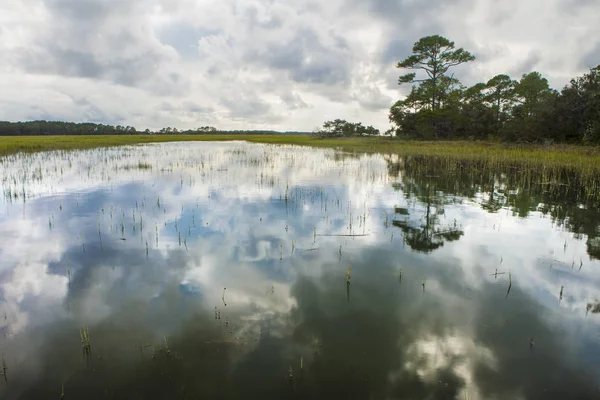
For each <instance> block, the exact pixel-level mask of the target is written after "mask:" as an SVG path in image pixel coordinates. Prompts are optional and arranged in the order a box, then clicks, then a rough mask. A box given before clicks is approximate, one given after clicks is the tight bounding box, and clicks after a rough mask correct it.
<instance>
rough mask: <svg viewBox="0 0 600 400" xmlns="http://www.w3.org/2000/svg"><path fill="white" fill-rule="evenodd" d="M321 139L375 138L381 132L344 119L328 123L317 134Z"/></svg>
mask: <svg viewBox="0 0 600 400" xmlns="http://www.w3.org/2000/svg"><path fill="white" fill-rule="evenodd" d="M315 134H317V135H318V136H320V137H350V136H375V135H379V130H378V129H376V128H374V127H372V126H370V125H369V126H364V125H363V124H362V123H360V122H359V123H356V124H355V123H352V122H348V121H346V120H343V119H336V120H333V121H326V122H325V123H324V124H323V128H322V129H319V130H318V131H316V132H315Z"/></svg>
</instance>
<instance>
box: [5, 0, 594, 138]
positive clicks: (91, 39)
mask: <svg viewBox="0 0 600 400" xmlns="http://www.w3.org/2000/svg"><path fill="white" fill-rule="evenodd" d="M599 14H600V2H599V1H598V0H526V1H523V0H504V1H501V2H499V1H495V0H427V1H417V0H327V1H317V0H294V1H291V0H2V1H1V2H0V54H1V55H2V56H1V57H0V120H10V121H17V120H32V119H48V120H72V121H93V122H101V123H108V124H114V125H116V124H121V125H133V126H135V127H136V128H138V129H145V128H150V129H158V128H161V127H164V126H172V127H177V128H179V129H187V128H194V127H198V126H202V125H213V126H217V127H219V128H224V129H245V128H246V129H264V128H266V129H279V130H312V129H314V128H315V127H317V126H319V125H320V124H321V123H322V122H323V121H324V120H328V119H333V118H344V119H348V120H352V121H362V122H363V123H367V124H373V125H375V126H376V127H378V128H380V129H386V128H387V127H388V126H389V124H388V121H387V110H388V109H389V107H390V105H391V104H392V103H393V102H394V101H395V100H397V99H398V98H399V97H400V96H402V93H403V91H402V90H400V88H399V87H398V85H397V77H398V75H399V72H400V71H398V70H397V69H396V68H395V64H396V63H397V62H398V61H399V60H400V59H402V58H404V57H406V56H407V55H409V54H410V49H411V47H412V44H413V43H414V42H415V41H416V40H418V39H419V38H420V37H422V36H426V35H431V34H441V35H444V36H446V37H448V38H449V39H451V40H453V41H455V42H456V44H457V46H459V47H464V48H466V49H467V50H470V51H471V52H473V53H474V54H475V55H476V56H477V57H478V60H477V61H476V62H474V63H471V64H470V65H468V66H461V67H459V68H458V69H457V70H456V76H457V77H459V78H460V79H461V80H462V81H463V82H464V83H465V84H472V83H475V82H478V81H485V80H487V79H489V78H491V77H492V76H493V75H495V74H498V73H508V74H510V75H511V76H512V77H513V78H518V77H519V76H520V75H521V74H523V73H525V72H530V71H532V70H538V71H540V72H541V73H542V74H543V75H545V76H546V77H547V78H548V80H549V81H550V83H551V85H552V86H554V87H556V88H560V87H561V86H562V85H564V84H566V83H567V82H568V81H569V79H570V78H571V77H573V76H576V75H578V74H582V73H584V72H585V71H586V70H587V69H588V67H591V66H595V65H597V64H599V63H600V39H598V38H600V24H597V20H596V18H597V16H598V15H599Z"/></svg>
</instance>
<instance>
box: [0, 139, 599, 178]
mask: <svg viewBox="0 0 600 400" xmlns="http://www.w3.org/2000/svg"><path fill="white" fill-rule="evenodd" d="M229 140H246V141H249V142H254V143H271V144H292V145H301V146H313V147H321V148H338V149H340V150H345V151H350V152H366V153H398V154H403V155H424V156H437V157H444V158H451V159H468V160H484V161H488V162H517V163H525V164H531V165H537V166H546V167H570V168H574V169H577V170H580V171H582V172H583V171H585V172H587V173H596V172H598V171H599V170H600V148H598V147H583V146H573V145H551V146H539V145H506V144H500V143H492V142H465V141H447V142H421V141H403V140H398V139H393V138H341V139H319V138H316V137H313V136H308V135H227V134H214V135H213V134H206V135H107V136H27V137H15V136H5V137H0V156H6V155H10V154H15V153H18V152H38V151H47V150H73V149H90V148H97V147H108V146H122V145H133V144H141V143H156V142H180V141H229Z"/></svg>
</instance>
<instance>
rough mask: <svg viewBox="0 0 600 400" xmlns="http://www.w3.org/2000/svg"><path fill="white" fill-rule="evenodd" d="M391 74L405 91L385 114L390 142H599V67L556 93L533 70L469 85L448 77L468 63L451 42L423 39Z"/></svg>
mask: <svg viewBox="0 0 600 400" xmlns="http://www.w3.org/2000/svg"><path fill="white" fill-rule="evenodd" d="M412 52H413V54H412V55H410V56H409V57H407V58H406V59H404V60H402V61H400V62H399V63H398V65H397V67H398V68H400V69H403V70H406V71H411V72H408V73H406V74H404V75H402V76H400V78H399V79H398V83H399V84H400V85H404V84H412V87H411V91H410V93H409V94H408V95H407V96H406V97H405V98H404V99H402V100H399V101H397V102H396V103H395V104H394V105H393V106H392V107H391V109H390V113H389V120H390V122H391V123H392V124H393V125H394V130H395V133H396V136H399V137H405V138H419V139H444V140H448V139H492V140H503V141H509V142H547V141H550V142H566V143H589V144H597V143H600V65H599V66H597V67H595V68H591V69H590V71H589V72H588V73H586V74H584V75H583V76H580V77H576V78H573V79H572V80H571V81H570V83H569V84H568V85H566V86H565V87H564V88H563V89H562V90H560V91H557V90H554V89H552V88H550V86H549V84H548V80H547V79H546V78H544V77H543V76H542V75H541V74H540V73H539V72H537V71H533V72H530V73H527V74H524V75H523V76H521V78H520V79H517V80H513V79H512V78H511V77H510V76H508V75H505V74H501V75H496V76H494V77H492V78H491V79H489V80H488V81H487V82H481V83H477V84H475V85H473V86H471V87H467V86H465V85H463V84H462V83H461V82H460V81H459V80H458V79H456V78H455V77H454V74H451V73H450V71H451V69H452V68H453V67H456V66H458V65H460V64H464V63H468V62H471V61H474V60H475V56H474V55H472V54H471V53H469V52H468V51H466V50H464V49H462V48H458V49H456V48H455V44H454V42H451V41H450V40H448V39H446V38H444V37H442V36H439V35H434V36H427V37H424V38H421V39H420V40H419V41H418V42H416V43H415V44H414V46H413V49H412Z"/></svg>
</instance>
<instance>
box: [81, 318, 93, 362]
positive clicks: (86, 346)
mask: <svg viewBox="0 0 600 400" xmlns="http://www.w3.org/2000/svg"><path fill="white" fill-rule="evenodd" d="M79 337H80V338H81V350H82V352H83V358H84V359H85V361H86V363H87V364H88V365H89V363H90V361H91V359H92V344H91V342H90V332H89V330H88V328H87V326H84V327H83V328H81V329H80V330H79Z"/></svg>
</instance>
